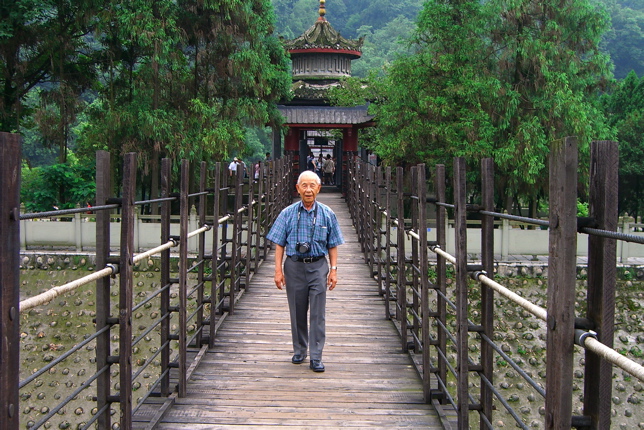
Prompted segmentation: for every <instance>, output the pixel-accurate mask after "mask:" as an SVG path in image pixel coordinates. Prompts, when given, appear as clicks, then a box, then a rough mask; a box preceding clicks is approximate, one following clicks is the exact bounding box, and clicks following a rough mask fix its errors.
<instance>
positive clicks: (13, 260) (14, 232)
mask: <svg viewBox="0 0 644 430" xmlns="http://www.w3.org/2000/svg"><path fill="white" fill-rule="evenodd" d="M20 161H21V152H20V135H18V134H11V133H0V190H2V192H0V208H2V214H1V215H0V303H1V306H0V408H1V409H0V429H1V430H10V429H11V430H13V429H17V428H18V426H19V424H20V406H19V403H18V402H19V400H18V384H19V382H20V379H19V378H20V356H19V352H20V270H19V267H20Z"/></svg>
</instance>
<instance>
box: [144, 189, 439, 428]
mask: <svg viewBox="0 0 644 430" xmlns="http://www.w3.org/2000/svg"><path fill="white" fill-rule="evenodd" d="M318 199H319V200H320V201H321V202H323V203H325V204H327V205H329V206H331V207H332V208H333V209H334V211H335V212H336V214H337V215H338V219H339V222H340V224H341V228H342V232H343V234H344V237H345V240H346V244H345V245H343V246H342V247H340V252H339V255H340V257H339V264H338V266H339V271H338V277H339V284H338V286H337V288H336V289H335V290H334V291H331V292H329V293H328V294H327V339H326V346H325V349H324V356H323V362H324V364H325V366H326V372H324V373H315V372H313V371H312V370H310V369H309V366H308V359H307V361H306V362H305V363H303V364H300V365H294V364H292V363H291V355H292V347H291V335H290V325H289V314H288V305H287V303H286V293H285V292H284V291H279V290H277V289H276V288H275V284H274V283H273V270H274V266H273V264H274V260H273V253H272V252H271V253H270V254H269V257H268V259H267V261H266V262H265V263H264V264H262V265H261V266H260V268H259V270H258V272H257V273H256V274H255V276H253V278H252V281H251V283H250V285H249V287H248V291H247V292H246V293H245V294H244V295H243V297H242V298H241V300H240V301H239V303H238V305H237V307H236V309H235V314H234V315H231V316H229V317H228V319H227V320H226V321H224V323H223V325H222V327H221V329H220V331H219V334H218V337H217V344H216V346H215V347H214V348H213V349H212V350H208V351H206V352H205V354H204V357H203V358H202V360H201V363H200V364H199V366H198V367H197V368H196V370H195V371H194V372H193V373H192V376H191V378H190V382H189V385H188V390H187V391H188V396H187V397H186V398H176V399H175V403H174V405H173V406H172V407H171V408H169V409H168V410H167V411H166V412H165V414H164V415H163V418H162V420H161V421H160V423H159V424H158V426H157V427H156V428H158V429H195V430H198V429H219V428H245V427H251V426H261V427H262V428H265V429H270V428H277V427H285V426H290V427H294V428H298V429H302V428H325V429H326V428H328V429H332V428H346V427H350V428H425V429H442V428H443V427H442V425H441V424H440V420H439V417H438V414H437V413H436V411H435V410H434V409H433V407H431V406H430V405H428V404H425V403H424V401H423V394H422V386H421V381H420V379H419V377H418V375H417V373H416V370H415V369H414V366H413V364H412V361H411V359H410V357H409V356H408V355H407V354H404V353H402V352H401V346H400V340H399V337H398V333H397V330H396V328H395V326H394V325H393V323H392V322H391V321H389V320H387V319H386V318H385V311H384V304H383V299H382V297H380V296H379V294H378V286H377V284H376V281H375V280H374V279H373V278H371V277H370V274H369V268H368V266H366V265H365V264H364V260H363V256H362V254H361V252H360V245H359V243H358V240H357V236H356V234H355V230H354V228H353V226H352V225H351V219H350V217H349V214H348V211H347V209H346V204H345V202H344V200H343V199H342V197H341V196H340V194H337V193H321V194H320V195H319V196H318ZM155 402H156V403H155ZM162 402H163V400H162V399H157V400H154V399H152V400H150V401H149V402H148V403H147V404H146V405H144V406H143V407H142V408H141V409H140V410H139V412H138V413H137V415H136V416H135V423H136V427H137V428H145V426H146V425H145V423H146V422H149V421H150V419H151V417H152V416H153V415H154V414H155V413H157V411H158V409H159V405H160V403H162Z"/></svg>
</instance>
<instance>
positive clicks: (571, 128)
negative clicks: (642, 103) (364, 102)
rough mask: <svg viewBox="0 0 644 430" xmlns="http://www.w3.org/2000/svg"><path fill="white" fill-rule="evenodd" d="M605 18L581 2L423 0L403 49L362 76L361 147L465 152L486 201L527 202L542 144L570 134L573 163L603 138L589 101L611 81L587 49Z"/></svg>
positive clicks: (538, 189) (415, 156) (605, 132)
mask: <svg viewBox="0 0 644 430" xmlns="http://www.w3.org/2000/svg"><path fill="white" fill-rule="evenodd" d="M607 24H608V21H607V16H606V14H605V12H603V11H602V10H599V9H596V8H595V6H593V5H592V4H591V3H589V2H587V1H586V0H571V1H568V2H566V3H565V4H561V3H560V2H551V1H546V2H544V1H536V0H520V1H518V2H510V3H508V2H505V1H504V0H493V1H490V2H484V3H480V2H476V1H464V0H432V1H428V2H426V3H425V7H424V9H423V11H422V12H421V14H420V15H419V18H418V22H417V30H416V33H415V35H414V37H413V39H412V42H413V48H414V50H415V54H414V55H411V56H408V57H403V58H400V59H399V60H397V61H396V62H394V63H393V64H392V66H391V67H390V68H389V69H388V70H387V75H386V77H385V78H384V79H378V80H375V81H372V82H371V83H370V86H371V87H373V88H372V90H371V91H375V93H376V95H375V96H372V97H371V100H372V101H373V104H372V106H373V107H372V113H374V114H375V115H376V121H377V124H378V129H377V131H376V133H375V134H376V135H377V139H375V141H374V142H373V143H372V146H371V148H372V149H373V150H374V151H375V152H376V153H377V154H378V155H379V156H380V157H381V158H383V159H384V160H385V161H386V162H388V163H391V164H399V163H401V162H405V161H407V162H412V163H416V162H421V161H422V162H426V163H428V164H430V165H432V164H435V163H437V162H442V163H446V164H447V166H450V165H451V158H452V157H454V156H465V157H466V158H468V160H470V162H472V169H471V170H472V171H473V173H472V175H475V173H474V170H478V167H476V166H477V164H478V163H477V160H479V159H480V158H481V157H488V156H491V157H493V158H494V159H495V162H496V164H497V169H496V172H497V175H498V177H499V181H498V184H499V188H498V193H497V196H498V198H499V202H498V203H499V204H500V205H502V206H503V207H505V208H506V209H508V210H512V209H513V207H514V206H515V204H516V203H518V202H520V203H522V204H526V203H527V204H530V205H531V206H532V207H533V208H536V207H537V203H538V202H537V200H538V198H539V197H541V196H543V195H545V192H546V189H545V188H544V187H543V186H544V184H543V181H541V180H540V178H542V177H543V175H544V174H545V173H546V165H547V156H548V153H549V148H550V145H551V144H552V142H553V141H554V140H556V139H560V138H563V137H565V136H569V135H575V136H578V137H579V139H580V147H581V150H582V160H583V156H584V155H587V153H588V151H587V148H588V144H589V142H590V140H592V139H595V138H599V139H603V138H610V137H611V136H612V134H611V129H610V128H609V127H608V126H607V125H606V124H605V120H604V117H603V113H602V111H601V109H600V105H599V103H598V92H599V91H600V90H601V89H602V88H604V87H605V85H606V84H607V82H608V81H609V79H610V77H611V75H610V69H609V59H608V57H607V56H606V55H605V54H603V53H601V52H600V50H599V42H600V40H601V36H602V34H603V31H604V30H605V29H606V26H607ZM348 87H351V86H350V85H349V86H348ZM583 182H584V181H583V171H582V183H583Z"/></svg>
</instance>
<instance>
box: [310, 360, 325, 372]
mask: <svg viewBox="0 0 644 430" xmlns="http://www.w3.org/2000/svg"><path fill="white" fill-rule="evenodd" d="M309 367H310V368H311V369H312V370H313V371H314V372H324V364H322V360H311V364H310V366H309Z"/></svg>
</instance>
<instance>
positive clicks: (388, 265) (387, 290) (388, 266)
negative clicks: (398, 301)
mask: <svg viewBox="0 0 644 430" xmlns="http://www.w3.org/2000/svg"><path fill="white" fill-rule="evenodd" d="M392 210H393V207H392V206H391V167H390V166H387V167H386V169H385V211H386V212H385V253H386V254H385V258H386V264H385V317H386V318H387V319H391V306H390V305H391V303H390V301H391V284H392V282H391V281H392V279H391V269H392V261H391V211H392Z"/></svg>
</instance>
